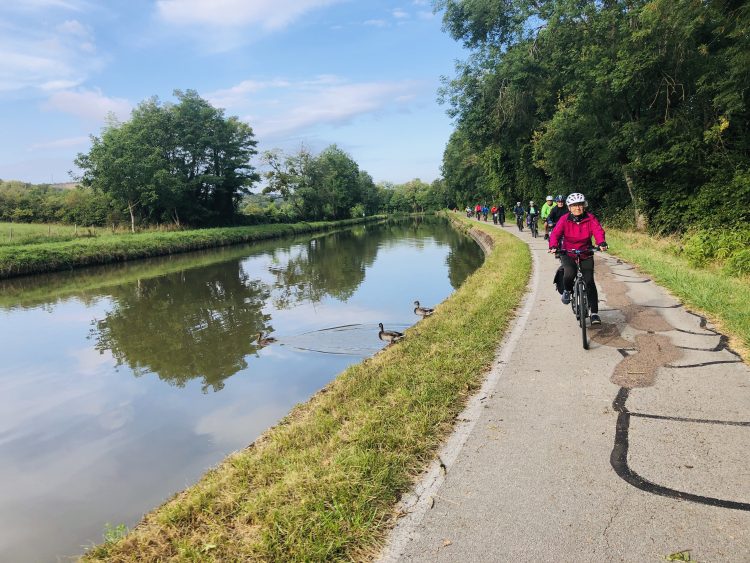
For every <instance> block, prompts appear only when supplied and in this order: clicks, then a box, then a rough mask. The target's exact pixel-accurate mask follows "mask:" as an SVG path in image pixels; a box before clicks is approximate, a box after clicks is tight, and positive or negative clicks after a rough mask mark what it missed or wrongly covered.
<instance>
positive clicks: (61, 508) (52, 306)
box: [0, 221, 482, 561]
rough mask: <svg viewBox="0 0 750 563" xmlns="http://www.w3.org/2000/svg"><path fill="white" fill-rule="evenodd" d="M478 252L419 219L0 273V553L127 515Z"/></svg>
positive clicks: (473, 261)
mask: <svg viewBox="0 0 750 563" xmlns="http://www.w3.org/2000/svg"><path fill="white" fill-rule="evenodd" d="M481 260H482V255H481V252H480V251H479V249H478V247H477V246H476V245H475V244H474V242H473V241H471V240H469V239H467V238H464V237H463V236H461V235H459V234H457V233H455V232H454V231H453V230H451V229H450V228H449V226H448V225H447V224H446V223H445V222H441V221H408V222H400V223H385V224H380V225H367V226H359V227H355V228H353V229H349V230H345V231H340V232H335V233H327V234H320V235H309V236H306V237H304V238H290V239H280V240H274V241H267V242H263V243H259V244H254V245H245V246H239V247H230V248H225V249H219V250H213V251H206V252H200V253H192V254H188V255H179V256H173V257H168V258H160V259H153V260H144V261H140V262H134V263H132V264H126V265H119V266H109V267H101V268H89V269H86V270H81V271H77V272H71V273H66V274H56V275H46V276H36V277H29V278H19V279H17V280H10V281H7V282H4V283H1V284H0V345H1V346H2V358H3V362H2V364H0V499H2V502H1V503H0V561H55V560H57V559H58V558H64V557H66V556H73V555H75V554H77V553H80V552H81V551H82V550H83V549H84V548H85V547H86V546H87V545H91V544H92V543H98V542H100V541H101V539H102V533H103V531H104V529H105V526H106V525H107V524H110V525H117V524H123V523H124V524H126V525H128V526H132V525H133V524H135V523H136V522H138V520H139V519H140V518H141V516H142V514H143V513H144V512H147V511H148V510H150V509H151V508H153V507H155V506H157V505H159V504H160V503H162V502H163V501H164V500H166V499H167V498H169V496H170V495H171V494H173V493H174V492H176V491H179V490H181V489H183V488H185V487H186V486H188V485H190V484H192V483H194V482H195V481H196V480H197V479H198V478H199V477H200V475H202V474H203V473H204V472H205V471H206V469H208V468H209V467H211V466H214V465H216V464H217V463H218V462H220V461H221V460H222V459H223V458H224V457H225V456H226V455H227V454H228V453H230V452H232V451H235V450H238V449H241V448H243V447H245V446H247V445H248V444H249V443H251V442H252V441H253V440H254V439H255V438H256V437H257V436H258V435H259V434H260V433H262V432H263V431H264V430H265V429H267V428H268V427H270V426H272V425H273V424H275V423H276V422H277V421H278V420H279V419H280V418H282V417H283V416H284V415H285V414H286V413H287V412H288V411H289V410H290V409H291V407H292V406H294V405H295V404H296V403H298V402H300V401H305V400H306V399H307V398H309V397H310V396H311V395H312V394H314V393H315V392H316V391H317V390H318V389H320V388H321V387H323V386H324V385H325V384H326V383H327V382H329V381H330V380H331V379H333V378H334V377H335V376H336V374H338V373H339V372H341V371H342V370H343V369H344V368H346V367H347V366H348V365H350V364H352V363H356V362H359V361H361V359H362V358H363V357H367V356H369V355H371V354H373V353H374V352H376V351H377V350H379V349H380V348H381V347H382V345H383V343H382V342H381V341H380V340H378V337H377V333H378V327H377V323H379V322H383V323H384V324H385V325H386V327H387V328H394V329H396V330H402V329H404V328H406V327H408V326H409V325H411V324H413V323H414V322H416V321H417V320H418V317H416V316H415V315H414V314H413V308H414V305H413V301H414V300H415V299H419V300H420V301H421V302H422V304H423V305H426V306H432V305H434V304H436V303H439V302H440V301H442V300H444V299H445V298H446V297H447V296H448V295H449V294H450V293H451V292H452V291H453V290H454V288H456V287H458V286H459V285H460V284H461V283H462V282H463V280H464V279H465V278H466V276H467V275H469V274H470V273H471V272H472V271H474V269H476V268H477V267H478V266H479V265H480V263H481ZM258 332H262V333H264V334H271V335H272V336H274V337H275V338H277V339H278V341H277V342H276V343H275V344H272V345H270V346H267V347H264V348H261V347H260V346H259V345H258V343H257V335H258Z"/></svg>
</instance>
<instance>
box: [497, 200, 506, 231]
mask: <svg viewBox="0 0 750 563" xmlns="http://www.w3.org/2000/svg"><path fill="white" fill-rule="evenodd" d="M497 220H498V221H500V225H501V226H505V206H504V205H503V202H502V201H501V202H500V203H499V204H498V205H497Z"/></svg>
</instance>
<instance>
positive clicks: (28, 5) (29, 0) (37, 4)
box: [4, 0, 90, 12]
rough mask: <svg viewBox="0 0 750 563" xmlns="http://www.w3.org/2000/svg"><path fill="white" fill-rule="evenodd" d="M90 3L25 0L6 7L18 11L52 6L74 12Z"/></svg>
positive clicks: (69, 0)
mask: <svg viewBox="0 0 750 563" xmlns="http://www.w3.org/2000/svg"><path fill="white" fill-rule="evenodd" d="M89 6H90V5H89V3H88V2H84V1H82V0H23V1H22V2H14V3H9V4H8V6H4V8H6V9H9V10H15V11H17V12H21V11H25V12H31V11H37V10H49V9H52V8H60V9H63V10H70V11H73V12H82V11H84V10H85V9H87V8H89Z"/></svg>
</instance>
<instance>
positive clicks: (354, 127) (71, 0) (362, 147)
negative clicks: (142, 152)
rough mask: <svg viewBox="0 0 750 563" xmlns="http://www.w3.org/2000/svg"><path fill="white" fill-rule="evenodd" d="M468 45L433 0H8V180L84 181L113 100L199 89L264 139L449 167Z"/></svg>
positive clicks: (403, 176)
mask: <svg viewBox="0 0 750 563" xmlns="http://www.w3.org/2000/svg"><path fill="white" fill-rule="evenodd" d="M464 56H465V55H464V53H463V52H462V50H461V48H460V46H459V45H458V44H457V43H455V42H454V41H453V40H452V39H451V38H450V37H449V36H448V35H447V34H445V33H444V32H442V31H441V17H440V15H439V14H438V15H435V14H433V13H432V6H431V3H430V2H429V0H368V1H363V0H111V1H107V2H95V1H94V0H7V1H3V2H2V3H0V102H1V103H0V125H2V132H3V134H2V136H0V178H2V179H18V180H24V181H28V182H35V183H39V182H66V181H70V180H69V176H68V173H67V172H68V171H69V170H71V169H72V168H73V159H74V157H75V155H76V154H77V153H79V152H85V151H87V150H88V147H89V139H88V137H89V135H90V134H94V135H98V134H99V133H100V131H101V128H102V126H103V125H104V123H105V117H106V115H107V113H108V112H114V113H115V114H116V115H117V116H118V117H119V118H120V119H121V120H124V119H127V118H128V116H129V114H130V110H131V109H132V108H133V107H134V106H135V105H136V104H138V103H139V102H140V101H142V100H144V99H146V98H148V97H150V96H153V95H156V96H158V97H159V98H160V99H161V100H162V101H171V100H173V97H172V92H173V90H175V89H183V90H185V89H188V88H192V89H194V90H197V91H198V93H199V94H200V95H201V96H202V97H204V98H206V99H208V100H209V101H210V102H211V103H212V104H214V105H215V106H217V107H222V108H225V109H226V112H227V115H237V116H239V117H240V118H242V119H243V120H245V121H247V122H248V123H249V124H250V125H251V126H252V127H253V129H254V131H255V134H256V139H257V140H258V142H259V149H260V150H261V151H262V150H267V149H272V148H281V149H283V150H285V151H290V152H291V151H295V150H297V149H299V147H300V146H301V144H304V145H305V146H307V147H308V148H310V149H311V150H313V151H314V152H318V151H320V150H321V149H323V148H325V147H326V146H328V145H330V144H332V143H336V144H337V145H339V147H341V148H343V149H344V150H346V151H347V152H348V153H349V154H350V155H351V156H352V157H353V158H354V160H356V161H357V162H358V163H359V165H360V168H361V169H363V170H366V171H368V172H369V173H370V174H371V175H372V176H373V178H374V179H375V181H383V180H389V181H393V182H397V183H400V182H405V181H407V180H409V179H412V178H416V177H418V178H421V179H422V180H425V181H428V182H429V181H432V180H434V179H435V178H437V177H439V176H440V162H441V159H442V153H443V149H444V147H445V143H446V142H447V140H448V137H449V135H450V133H451V130H452V126H451V122H450V119H449V118H448V116H447V115H446V114H445V110H446V107H445V106H441V105H439V104H438V103H437V101H436V98H437V89H438V87H439V86H440V76H441V75H447V76H452V75H453V69H454V61H455V60H456V59H462V58H464Z"/></svg>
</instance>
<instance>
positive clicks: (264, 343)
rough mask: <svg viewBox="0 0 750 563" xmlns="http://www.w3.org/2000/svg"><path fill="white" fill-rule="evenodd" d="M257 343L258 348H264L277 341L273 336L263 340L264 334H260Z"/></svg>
mask: <svg viewBox="0 0 750 563" xmlns="http://www.w3.org/2000/svg"><path fill="white" fill-rule="evenodd" d="M257 341H258V346H260V347H261V348H263V347H264V346H268V345H269V344H273V343H274V342H276V339H275V338H274V337H273V336H267V337H266V338H263V333H262V332H259V333H258V339H257Z"/></svg>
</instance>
